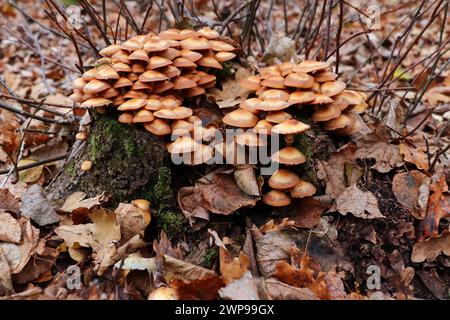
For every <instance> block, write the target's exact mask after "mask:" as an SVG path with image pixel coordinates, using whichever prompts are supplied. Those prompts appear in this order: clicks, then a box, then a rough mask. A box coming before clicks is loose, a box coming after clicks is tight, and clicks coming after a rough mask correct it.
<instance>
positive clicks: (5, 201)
mask: <svg viewBox="0 0 450 320" xmlns="http://www.w3.org/2000/svg"><path fill="white" fill-rule="evenodd" d="M0 210H4V211H9V212H12V213H18V212H19V211H20V204H19V201H17V199H16V198H15V197H14V196H13V195H12V194H11V192H10V191H9V190H8V189H2V190H0Z"/></svg>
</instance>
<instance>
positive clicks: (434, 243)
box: [411, 232, 450, 263]
mask: <svg viewBox="0 0 450 320" xmlns="http://www.w3.org/2000/svg"><path fill="white" fill-rule="evenodd" d="M441 253H443V254H445V255H446V256H450V232H445V233H443V234H442V235H441V236H438V237H434V238H430V239H427V240H421V241H418V242H416V243H415V244H414V247H413V250H412V253H411V261H412V262H415V263H420V262H424V261H425V260H426V261H428V262H431V261H434V260H435V259H436V258H437V257H438V256H439V255H440V254H441Z"/></svg>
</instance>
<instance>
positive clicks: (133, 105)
mask: <svg viewBox="0 0 450 320" xmlns="http://www.w3.org/2000/svg"><path fill="white" fill-rule="evenodd" d="M146 104H147V99H139V98H134V99H130V100H127V101H125V102H124V103H122V104H121V105H120V106H119V107H118V108H117V110H120V111H130V110H138V109H140V108H142V107H144V106H145V105H146Z"/></svg>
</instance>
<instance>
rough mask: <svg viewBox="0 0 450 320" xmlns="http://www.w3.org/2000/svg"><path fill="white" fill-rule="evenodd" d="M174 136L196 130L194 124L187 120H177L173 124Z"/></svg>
mask: <svg viewBox="0 0 450 320" xmlns="http://www.w3.org/2000/svg"><path fill="white" fill-rule="evenodd" d="M171 128H172V134H173V135H174V136H179V135H185V134H186V133H189V132H191V131H192V130H194V124H193V123H191V122H189V121H186V120H176V121H174V122H173V123H172V125H171Z"/></svg>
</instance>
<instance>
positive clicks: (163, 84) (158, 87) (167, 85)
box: [153, 80, 173, 93]
mask: <svg viewBox="0 0 450 320" xmlns="http://www.w3.org/2000/svg"><path fill="white" fill-rule="evenodd" d="M172 88H173V83H172V82H170V81H168V80H164V81H159V82H157V83H156V84H155V85H154V86H153V92H154V93H163V92H165V91H167V90H170V89H172Z"/></svg>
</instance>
